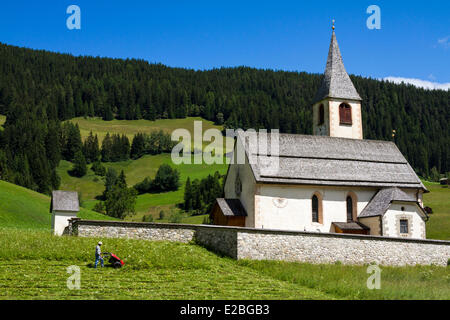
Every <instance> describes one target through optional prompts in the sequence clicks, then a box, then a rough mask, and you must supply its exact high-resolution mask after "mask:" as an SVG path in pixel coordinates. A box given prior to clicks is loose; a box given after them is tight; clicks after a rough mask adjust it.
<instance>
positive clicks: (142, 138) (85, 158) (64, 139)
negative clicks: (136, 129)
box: [55, 121, 175, 177]
mask: <svg viewBox="0 0 450 320" xmlns="http://www.w3.org/2000/svg"><path fill="white" fill-rule="evenodd" d="M58 141H59V143H60V149H61V157H62V159H64V160H67V161H72V162H73V163H74V168H73V170H72V171H71V174H73V175H75V176H78V177H82V176H84V175H85V174H86V171H87V164H90V163H93V165H92V170H93V171H94V172H95V173H96V174H98V175H100V176H102V175H104V173H105V171H104V168H102V166H101V164H100V161H101V162H118V161H126V160H128V159H130V158H131V159H138V158H140V157H142V156H143V155H145V154H153V155H154V154H160V153H164V152H171V150H172V148H173V146H174V145H175V142H172V141H171V137H170V134H168V133H165V132H163V131H162V130H160V131H154V132H151V133H149V134H147V133H137V134H135V135H134V137H133V139H132V143H131V144H130V141H129V139H128V137H127V136H126V135H119V134H111V135H110V134H109V133H107V134H106V136H105V137H104V139H103V141H102V144H101V147H100V145H99V139H98V136H97V135H94V134H93V133H92V131H91V132H90V133H89V135H88V136H87V137H86V139H85V141H84V143H83V142H82V139H81V133H80V129H79V127H78V125H77V124H74V123H72V122H69V121H68V122H64V123H63V124H62V129H61V135H60V139H59V140H58V139H55V143H58Z"/></svg>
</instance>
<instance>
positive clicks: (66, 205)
mask: <svg viewBox="0 0 450 320" xmlns="http://www.w3.org/2000/svg"><path fill="white" fill-rule="evenodd" d="M50 210H51V211H80V206H79V202H78V193H77V192H75V191H61V190H57V191H53V192H52V202H51V208H50Z"/></svg>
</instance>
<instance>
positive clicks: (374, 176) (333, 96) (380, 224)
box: [211, 27, 429, 239]
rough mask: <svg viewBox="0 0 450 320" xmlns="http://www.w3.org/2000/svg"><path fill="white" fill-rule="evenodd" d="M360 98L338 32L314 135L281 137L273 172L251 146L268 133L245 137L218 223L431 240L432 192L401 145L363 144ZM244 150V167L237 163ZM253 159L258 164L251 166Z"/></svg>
mask: <svg viewBox="0 0 450 320" xmlns="http://www.w3.org/2000/svg"><path fill="white" fill-rule="evenodd" d="M361 101H362V99H361V97H360V95H359V94H358V92H357V90H356V89H355V87H354V85H353V83H352V81H351V79H350V77H349V76H348V74H347V72H346V70H345V67H344V64H343V61H342V56H341V53H340V50H339V46H338V43H337V40H336V35H335V32H334V27H333V33H332V37H331V43H330V49H329V53H328V59H327V64H326V69H325V74H324V77H323V80H322V83H321V86H320V88H319V90H318V92H317V95H316V97H315V99H314V104H313V106H312V108H313V122H314V123H313V135H299V134H279V136H278V147H279V153H278V155H279V157H278V159H277V168H276V169H274V168H273V166H272V165H271V161H273V160H270V157H269V156H264V155H261V154H258V150H257V147H256V146H255V144H254V143H249V139H251V137H250V136H251V135H252V134H253V135H257V136H258V135H261V133H252V134H250V133H249V132H248V131H247V132H241V133H239V134H238V135H237V137H236V139H235V145H234V152H233V156H232V157H233V161H232V163H231V164H230V166H229V168H228V172H227V175H226V178H225V182H224V198H221V199H217V201H216V203H215V205H214V207H213V210H212V212H211V218H212V221H213V223H214V224H216V225H228V226H241V227H249V228H259V229H277V230H290V231H309V232H322V233H325V232H331V233H350V234H364V235H377V236H386V237H405V238H418V239H425V238H426V231H425V223H426V221H427V220H428V216H427V213H426V212H425V210H424V208H423V202H422V195H423V193H426V192H429V191H428V190H427V189H426V187H425V186H424V185H423V184H422V182H421V181H420V179H419V177H418V176H417V175H416V174H415V172H414V170H413V169H412V167H411V166H410V165H409V163H408V161H407V160H406V159H405V157H404V156H403V155H402V153H401V152H400V150H399V149H398V148H397V146H396V145H395V143H393V142H391V141H376V140H366V139H363V127H362V118H361ZM267 136H269V134H268V135H267ZM239 148H242V150H245V161H244V162H243V163H240V162H239V161H236V157H237V150H239ZM252 156H257V157H256V159H257V160H256V161H248V160H249V158H250V157H252Z"/></svg>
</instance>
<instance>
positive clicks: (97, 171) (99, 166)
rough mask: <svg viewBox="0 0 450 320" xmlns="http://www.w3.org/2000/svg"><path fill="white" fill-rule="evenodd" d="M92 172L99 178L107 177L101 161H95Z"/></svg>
mask: <svg viewBox="0 0 450 320" xmlns="http://www.w3.org/2000/svg"><path fill="white" fill-rule="evenodd" d="M91 170H92V171H93V172H94V173H95V174H96V175H98V176H101V177H103V176H105V175H106V168H105V167H104V166H103V165H102V164H101V162H100V161H95V162H94V163H93V164H92V167H91Z"/></svg>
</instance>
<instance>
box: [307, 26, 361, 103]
mask: <svg viewBox="0 0 450 320" xmlns="http://www.w3.org/2000/svg"><path fill="white" fill-rule="evenodd" d="M328 97H329V98H340V99H345V100H362V99H361V97H360V96H359V94H358V92H357V91H356V89H355V87H354V85H353V83H352V80H350V77H349V76H348V74H347V71H346V70H345V67H344V62H343V61H342V56H341V52H340V50H339V46H338V43H337V40H336V35H335V33H334V31H333V34H332V36H331V43H330V49H329V51H328V59H327V66H326V68H325V73H324V75H323V79H322V83H321V85H320V87H319V90H318V91H317V94H316V97H315V99H314V101H315V102H317V101H320V100H323V99H325V98H328Z"/></svg>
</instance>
